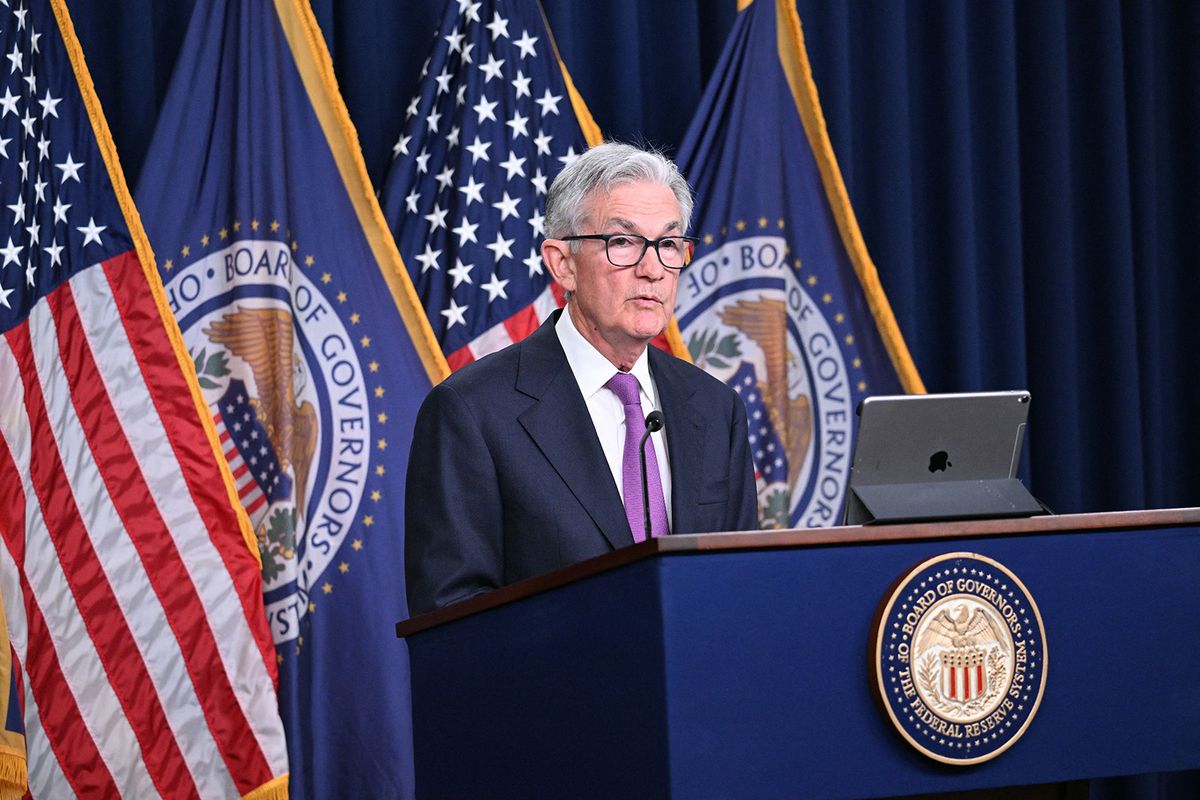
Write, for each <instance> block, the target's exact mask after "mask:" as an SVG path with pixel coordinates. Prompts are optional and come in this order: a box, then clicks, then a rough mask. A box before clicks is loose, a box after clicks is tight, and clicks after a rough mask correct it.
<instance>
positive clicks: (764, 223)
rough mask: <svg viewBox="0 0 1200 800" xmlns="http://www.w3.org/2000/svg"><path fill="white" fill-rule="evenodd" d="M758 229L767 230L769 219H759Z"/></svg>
mask: <svg viewBox="0 0 1200 800" xmlns="http://www.w3.org/2000/svg"><path fill="white" fill-rule="evenodd" d="M758 227H760V228H765V227H767V218H766V217H759V218H758Z"/></svg>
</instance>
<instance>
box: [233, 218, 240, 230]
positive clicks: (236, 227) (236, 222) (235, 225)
mask: <svg viewBox="0 0 1200 800" xmlns="http://www.w3.org/2000/svg"><path fill="white" fill-rule="evenodd" d="M241 229H242V223H241V220H236V219H235V220H234V221H233V232H234V233H237V232H238V231H240V230H241Z"/></svg>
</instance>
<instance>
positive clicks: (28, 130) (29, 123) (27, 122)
mask: <svg viewBox="0 0 1200 800" xmlns="http://www.w3.org/2000/svg"><path fill="white" fill-rule="evenodd" d="M35 122H37V117H35V116H34V115H33V114H30V113H29V112H28V111H26V112H25V116H23V117H21V125H22V127H24V128H25V136H26V138H28V137H30V136H33V123H35Z"/></svg>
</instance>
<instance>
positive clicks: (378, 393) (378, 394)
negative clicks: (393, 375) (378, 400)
mask: <svg viewBox="0 0 1200 800" xmlns="http://www.w3.org/2000/svg"><path fill="white" fill-rule="evenodd" d="M375 396H376V397H383V387H382V386H376V387H375Z"/></svg>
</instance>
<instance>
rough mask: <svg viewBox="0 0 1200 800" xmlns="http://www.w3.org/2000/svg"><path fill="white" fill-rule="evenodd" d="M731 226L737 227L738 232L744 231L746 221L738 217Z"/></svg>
mask: <svg viewBox="0 0 1200 800" xmlns="http://www.w3.org/2000/svg"><path fill="white" fill-rule="evenodd" d="M733 227H735V228H737V229H738V232H741V231H744V230H746V221H745V220H742V219H739V220H738V221H737V223H736V224H735V225H734V226H733Z"/></svg>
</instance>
